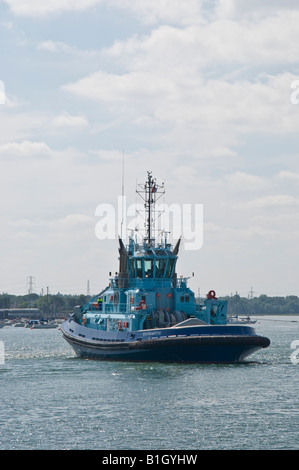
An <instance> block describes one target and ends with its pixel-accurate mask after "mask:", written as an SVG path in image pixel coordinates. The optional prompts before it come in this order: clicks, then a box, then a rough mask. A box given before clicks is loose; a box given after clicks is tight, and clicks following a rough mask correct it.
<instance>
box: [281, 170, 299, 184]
mask: <svg viewBox="0 0 299 470" xmlns="http://www.w3.org/2000/svg"><path fill="white" fill-rule="evenodd" d="M278 176H279V178H281V179H286V180H291V181H295V182H297V183H299V173H294V172H292V171H280V172H279V175H278Z"/></svg>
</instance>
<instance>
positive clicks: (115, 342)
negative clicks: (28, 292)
mask: <svg viewBox="0 0 299 470" xmlns="http://www.w3.org/2000/svg"><path fill="white" fill-rule="evenodd" d="M73 323H74V322H73ZM81 328H82V327H81ZM71 330H72V328H71ZM85 330H88V329H87V328H85ZM174 330H175V331H174ZM62 333H63V336H64V338H65V339H66V341H67V342H68V343H69V344H70V345H71V346H72V348H73V349H74V351H75V353H76V355H77V356H79V357H82V358H86V359H95V360H104V361H107V360H113V361H141V362H144V361H147V362H185V363H186V362H188V363H238V362H242V361H243V360H244V359H245V358H246V357H247V356H249V355H250V354H252V353H254V352H255V351H257V350H258V349H261V348H266V347H268V346H269V344H270V341H269V339H268V338H265V337H262V336H258V335H256V334H255V332H254V330H253V329H252V328H251V327H237V326H235V327H232V326H222V327H220V326H206V327H205V326H199V327H192V328H191V327H189V328H168V329H165V331H163V330H156V331H155V330H150V331H147V336H145V335H144V332H142V331H140V332H136V333H137V334H136V335H134V336H135V338H133V339H132V340H126V337H123V338H119V339H117V336H120V335H118V334H117V333H115V336H114V338H113V337H112V336H111V335H107V338H105V337H104V336H103V335H101V337H100V336H98V338H96V337H93V338H88V337H86V336H85V335H84V333H83V332H82V331H81V332H80V333H78V332H77V333H78V334H77V333H75V334H74V332H72V331H70V327H69V325H68V322H65V323H64V324H63V325H62ZM136 338H137V340H135V339H136Z"/></svg>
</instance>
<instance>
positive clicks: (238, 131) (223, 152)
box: [0, 0, 299, 295]
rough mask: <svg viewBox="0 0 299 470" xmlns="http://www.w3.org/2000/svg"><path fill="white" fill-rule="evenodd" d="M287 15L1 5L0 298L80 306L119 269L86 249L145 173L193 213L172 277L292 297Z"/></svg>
mask: <svg viewBox="0 0 299 470" xmlns="http://www.w3.org/2000/svg"><path fill="white" fill-rule="evenodd" d="M298 20H299V6H298V2H296V1H290V0H289V1H285V2H280V1H275V0H272V1H264V2H260V1H257V0H252V1H251V2H248V1H245V0H215V1H206V0H188V1H185V2H181V1H180V0H159V1H158V0H157V1H156V0H151V1H149V0H139V1H137V0H130V1H129V0H110V1H108V0H60V1H57V0H52V1H50V0H49V1H47V2H40V1H38V0H22V1H21V0H2V1H0V44H1V66H0V80H1V81H2V82H3V84H4V86H5V98H6V99H5V103H4V104H1V105H0V123H1V130H2V132H1V133H0V191H1V213H0V217H1V228H2V230H1V235H0V240H1V250H2V256H1V261H2V263H1V264H2V269H1V274H0V291H1V292H11V293H19V294H23V293H25V292H26V280H27V278H28V276H34V277H35V288H36V292H37V293H39V292H40V291H41V289H42V288H44V289H46V287H49V289H50V292H52V293H56V292H58V291H60V292H64V293H81V292H83V293H85V292H86V286H87V280H89V281H90V286H91V290H92V292H94V293H96V292H97V291H99V290H101V288H102V287H104V286H105V285H106V283H107V277H108V273H109V271H112V272H114V271H116V270H117V265H118V262H117V241H116V240H104V241H100V240H98V239H97V238H96V236H95V226H96V223H97V221H98V219H97V217H96V216H95V210H96V207H97V206H98V205H99V204H102V203H110V204H113V205H115V206H116V204H117V197H118V196H119V195H120V194H121V178H122V156H123V152H124V154H125V189H126V195H127V198H128V201H129V202H131V203H133V202H134V201H135V186H136V179H137V180H138V181H139V182H140V181H143V180H144V179H145V177H146V172H147V171H148V170H151V171H153V174H154V175H155V176H156V177H157V178H158V179H159V180H165V183H166V191H167V192H166V203H168V204H172V203H179V204H184V203H192V204H203V207H204V230H203V233H204V243H203V247H202V248H201V249H200V250H198V251H186V252H183V251H181V254H180V259H179V264H178V274H179V275H181V274H182V275H186V276H189V275H191V273H192V272H194V273H195V277H194V278H192V279H191V280H190V284H191V287H192V288H193V289H194V290H195V291H196V292H197V289H198V288H199V289H200V292H201V293H202V294H204V293H206V292H207V291H208V290H210V289H215V290H216V292H217V293H218V294H219V295H225V294H230V293H231V292H233V293H234V292H236V291H238V292H239V293H240V294H241V295H248V292H249V291H250V289H251V287H252V288H253V290H254V292H255V295H259V294H261V293H265V294H268V295H290V294H295V295H299V286H298V265H299V259H298V258H299V257H298V246H297V245H298V238H299V214H298V212H299V195H298V187H299V161H298V141H299V138H298V130H299V105H298V104H294V103H292V102H291V93H292V91H294V90H293V89H291V85H292V83H293V82H294V80H298V79H299V63H298V43H299V30H298Z"/></svg>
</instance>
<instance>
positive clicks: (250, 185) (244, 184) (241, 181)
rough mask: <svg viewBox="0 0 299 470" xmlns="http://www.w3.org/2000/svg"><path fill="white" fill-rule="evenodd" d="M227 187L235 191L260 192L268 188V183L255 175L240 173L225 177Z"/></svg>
mask: <svg viewBox="0 0 299 470" xmlns="http://www.w3.org/2000/svg"><path fill="white" fill-rule="evenodd" d="M225 179H226V181H227V183H228V186H229V187H230V188H231V189H233V190H235V191H238V192H239V191H261V190H263V189H265V188H267V187H268V186H269V181H268V180H267V179H266V178H262V177H260V176H257V175H250V174H248V173H244V172H241V171H237V172H235V173H233V174H230V175H227V176H226V178H225Z"/></svg>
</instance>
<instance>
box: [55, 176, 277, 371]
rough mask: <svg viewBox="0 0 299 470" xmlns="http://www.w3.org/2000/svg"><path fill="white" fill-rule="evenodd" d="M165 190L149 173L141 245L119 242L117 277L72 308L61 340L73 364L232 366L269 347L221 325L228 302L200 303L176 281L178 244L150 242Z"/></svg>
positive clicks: (251, 333)
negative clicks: (81, 361) (77, 361)
mask: <svg viewBox="0 0 299 470" xmlns="http://www.w3.org/2000/svg"><path fill="white" fill-rule="evenodd" d="M163 187H164V186H163V185H162V186H161V185H158V184H157V182H156V180H155V179H153V178H152V175H151V173H150V172H148V179H147V181H146V182H145V184H144V185H142V188H144V193H142V194H143V196H142V199H143V201H144V202H145V208H146V212H147V213H146V221H147V223H146V224H147V226H146V236H145V238H144V239H143V241H142V242H141V243H139V242H137V240H135V239H134V238H133V236H131V237H130V239H129V244H128V246H127V247H125V245H124V243H123V241H122V239H121V238H120V239H119V255H120V257H119V272H118V274H117V276H116V277H115V278H112V279H110V282H109V286H108V287H106V288H105V289H104V290H102V291H101V292H100V293H99V294H98V295H97V296H96V297H94V298H93V299H92V300H91V301H90V302H88V303H87V304H86V305H83V306H77V307H75V309H74V313H73V315H72V316H71V317H70V318H69V319H68V320H66V321H65V322H64V323H63V324H62V326H61V332H62V334H63V337H64V338H65V340H66V341H67V342H68V343H69V344H70V345H71V346H72V348H73V349H74V351H75V353H76V354H77V355H78V356H79V357H82V358H88V359H99V360H122V361H157V362H179V363H182V362H196V363H237V362H240V361H243V360H244V358H246V357H247V356H249V355H250V354H252V353H253V352H255V351H257V350H258V349H261V348H267V347H268V346H269V344H270V340H269V339H268V338H266V337H263V336H259V335H257V334H256V332H255V330H254V329H253V328H251V327H250V326H245V325H244V324H242V326H240V325H230V324H227V321H226V311H227V301H225V300H220V299H217V297H216V294H215V291H214V290H211V291H209V293H208V294H207V298H206V299H205V300H204V302H203V303H198V302H196V300H195V295H194V292H192V291H191V290H190V288H189V287H188V286H187V278H183V277H181V278H178V277H177V274H176V263H177V259H178V252H179V246H180V240H179V241H178V242H177V244H176V246H175V247H174V248H173V247H172V245H171V244H169V243H168V241H167V239H166V237H165V240H161V242H157V241H156V239H155V238H154V237H153V231H154V229H153V227H152V221H153V219H154V206H155V203H156V201H157V194H158V192H159V190H160V189H161V188H163ZM160 194H161V193H160ZM163 194H164V193H163ZM160 197H161V196H160Z"/></svg>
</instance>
